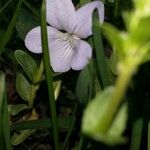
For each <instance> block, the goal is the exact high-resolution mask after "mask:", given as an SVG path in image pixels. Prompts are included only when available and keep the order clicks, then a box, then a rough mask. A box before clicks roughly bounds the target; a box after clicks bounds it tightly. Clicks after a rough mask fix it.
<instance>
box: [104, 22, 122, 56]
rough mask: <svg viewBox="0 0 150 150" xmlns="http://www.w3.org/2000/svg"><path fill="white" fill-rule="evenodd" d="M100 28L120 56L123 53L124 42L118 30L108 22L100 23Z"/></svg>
mask: <svg viewBox="0 0 150 150" xmlns="http://www.w3.org/2000/svg"><path fill="white" fill-rule="evenodd" d="M102 30H103V33H104V35H105V36H106V37H107V39H108V41H109V42H110V44H111V45H112V47H113V48H115V49H116V51H117V52H118V54H119V58H121V57H122V56H123V55H124V52H123V50H124V45H123V44H124V43H123V39H122V35H121V34H120V32H119V30H118V29H117V28H116V27H114V26H113V25H110V24H108V23H104V24H103V25H102Z"/></svg>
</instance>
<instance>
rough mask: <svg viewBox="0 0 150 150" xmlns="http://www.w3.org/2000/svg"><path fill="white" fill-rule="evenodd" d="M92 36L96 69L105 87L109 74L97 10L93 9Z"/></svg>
mask: <svg viewBox="0 0 150 150" xmlns="http://www.w3.org/2000/svg"><path fill="white" fill-rule="evenodd" d="M93 38H94V45H95V53H96V58H97V63H98V70H99V74H100V77H101V81H102V88H105V87H107V86H108V85H109V74H108V68H107V64H106V58H105V54H104V49H103V43H102V37H101V29H100V23H99V19H98V12H97V11H94V15H93Z"/></svg>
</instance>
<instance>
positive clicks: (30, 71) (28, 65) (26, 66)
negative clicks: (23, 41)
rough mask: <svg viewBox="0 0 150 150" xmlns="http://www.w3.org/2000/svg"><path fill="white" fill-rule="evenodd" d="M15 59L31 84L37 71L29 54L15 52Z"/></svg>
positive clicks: (35, 64)
mask: <svg viewBox="0 0 150 150" xmlns="http://www.w3.org/2000/svg"><path fill="white" fill-rule="evenodd" d="M15 57H16V59H17V61H18V63H19V64H20V65H21V67H22V68H23V70H24V71H25V72H26V74H27V76H28V77H29V79H30V80H31V81H32V83H33V82H34V78H35V75H36V73H37V70H38V65H37V63H36V61H35V60H34V59H33V58H32V57H31V56H30V55H29V54H27V53H26V52H24V51H22V50H16V51H15Z"/></svg>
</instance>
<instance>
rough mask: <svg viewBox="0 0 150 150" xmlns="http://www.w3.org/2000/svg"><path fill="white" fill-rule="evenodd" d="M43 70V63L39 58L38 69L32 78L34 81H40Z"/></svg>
mask: <svg viewBox="0 0 150 150" xmlns="http://www.w3.org/2000/svg"><path fill="white" fill-rule="evenodd" d="M43 72H44V64H43V60H41V63H40V66H39V69H38V71H37V73H36V75H35V79H34V82H35V83H37V82H39V81H41V79H42V75H43Z"/></svg>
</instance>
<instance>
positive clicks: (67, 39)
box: [62, 33, 79, 48]
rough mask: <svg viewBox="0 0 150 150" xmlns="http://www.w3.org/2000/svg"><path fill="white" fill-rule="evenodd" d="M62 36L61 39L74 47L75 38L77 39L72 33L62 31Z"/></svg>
mask: <svg viewBox="0 0 150 150" xmlns="http://www.w3.org/2000/svg"><path fill="white" fill-rule="evenodd" d="M62 38H63V41H64V42H66V43H69V44H70V46H71V47H72V48H74V47H75V42H76V40H77V39H79V38H78V37H76V36H75V35H72V34H69V33H63V36H62Z"/></svg>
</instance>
